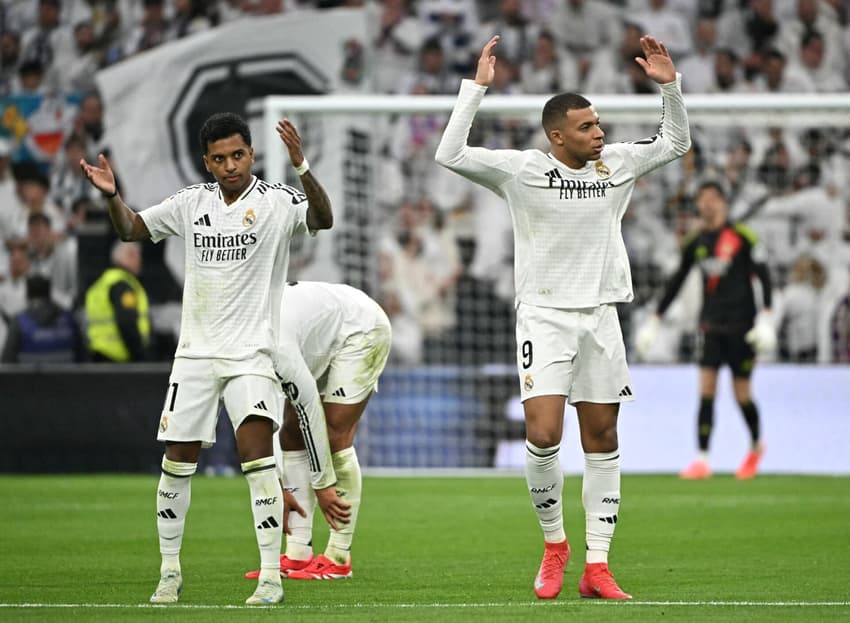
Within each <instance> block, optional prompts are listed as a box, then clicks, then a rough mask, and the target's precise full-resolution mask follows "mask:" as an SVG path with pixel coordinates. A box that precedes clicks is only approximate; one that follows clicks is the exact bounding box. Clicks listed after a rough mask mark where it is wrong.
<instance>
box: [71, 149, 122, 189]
mask: <svg viewBox="0 0 850 623" xmlns="http://www.w3.org/2000/svg"><path fill="white" fill-rule="evenodd" d="M97 163H98V165H99V166H94V165H91V164H89V163H88V162H86V161H85V160H84V159H82V158H80V168H81V169H82V170H83V173H84V174H85V176H86V178H88V180H89V182H91V184H92V186H94V187H95V188H97V189H98V190H99V191H100V192H102V193H103V194H104V195H114V194H115V190H116V186H115V174H114V173H113V172H112V167H110V166H109V162H108V161H107V160H106V156H104V155H103V154H99V155H98V156H97Z"/></svg>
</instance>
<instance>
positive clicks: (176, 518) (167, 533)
mask: <svg viewBox="0 0 850 623" xmlns="http://www.w3.org/2000/svg"><path fill="white" fill-rule="evenodd" d="M197 469H198V464H197V463H179V462H177V461H170V460H168V459H167V458H165V457H164V456H163V457H162V474H160V477H159V485H158V486H157V490H156V528H157V532H158V533H159V551H160V553H161V554H162V565H161V569H162V570H163V571H164V570H165V569H177V570H178V571H179V570H180V547H181V546H182V544H183V530H184V528H185V525H186V514H187V513H188V512H189V504H190V502H191V501H192V474H194V473H195V471H196V470H197Z"/></svg>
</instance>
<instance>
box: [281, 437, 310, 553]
mask: <svg viewBox="0 0 850 623" xmlns="http://www.w3.org/2000/svg"><path fill="white" fill-rule="evenodd" d="M283 487H284V488H285V489H286V490H287V491H289V493H291V494H292V495H293V496H294V497H295V500H296V501H297V502H298V504H300V505H301V508H303V509H304V512H305V513H307V516H306V517H302V516H301V515H299V514H298V513H296V512H290V513H289V529H290V531H291V532H292V534H289V535H287V536H286V556H287V558H289V559H291V560H307V559H308V558H310V556H312V555H313V514H314V513H315V512H316V495H315V494H314V493H313V486H312V484H311V483H310V460H309V459H308V457H307V451H306V450H284V451H283Z"/></svg>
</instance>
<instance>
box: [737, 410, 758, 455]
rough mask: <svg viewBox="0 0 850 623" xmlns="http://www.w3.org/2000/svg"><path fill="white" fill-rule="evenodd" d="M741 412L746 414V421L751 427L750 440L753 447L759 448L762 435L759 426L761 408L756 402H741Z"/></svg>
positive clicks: (748, 426)
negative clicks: (759, 408)
mask: <svg viewBox="0 0 850 623" xmlns="http://www.w3.org/2000/svg"><path fill="white" fill-rule="evenodd" d="M738 406H739V407H740V408H741V413H742V414H743V415H744V421H745V422H746V423H747V428H748V429H750V442H751V443H752V449H753V450H757V449H758V447H759V439H760V437H761V427H760V426H759V410H758V407H756V405H755V403H754V402H752V401H749V402H739V403H738Z"/></svg>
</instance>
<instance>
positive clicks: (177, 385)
mask: <svg viewBox="0 0 850 623" xmlns="http://www.w3.org/2000/svg"><path fill="white" fill-rule="evenodd" d="M307 207H308V202H307V198H306V195H304V193H302V192H301V191H299V190H297V189H295V188H292V187H290V186H286V185H284V184H275V185H270V184H268V183H266V182H264V181H262V180H260V179H258V178H256V177H252V179H251V183H250V184H249V185H248V187H247V188H246V190H245V191H244V192H243V193H242V195H241V196H240V197H239V198H238V199H237V200H236V201H234V202H233V203H231V204H230V205H227V204H226V203H225V202H224V199H223V197H222V195H221V191H220V189H219V186H218V184H217V183H209V184H199V185H196V186H189V187H187V188H184V189H183V190H181V191H179V192H177V193H175V194H174V195H172V196H171V197H169V198H168V199H166V200H165V201H163V202H162V203H160V204H158V205H155V206H153V207H150V208H148V209H146V210H143V211H142V212H140V213H139V215H140V216H141V217H142V219H143V220H144V222H145V225H146V226H147V228H148V231H149V232H150V234H151V240H153V242H159V241H160V240H162V239H164V238H166V237H168V236H179V237H181V238H183V239H184V241H185V250H186V278H185V283H184V285H183V311H182V320H181V327H180V338H179V343H178V346H177V352H176V353H175V359H174V366H173V368H172V371H171V378H170V379H169V388H168V394H167V396H166V400H165V405H164V407H163V413H162V418H161V420H160V432H159V435H158V439H159V440H161V441H164V440H167V441H197V440H201V441H202V442H203V443H204V445H205V446H207V445H210V444H212V443H213V442H214V441H215V425H216V418H217V416H218V410H219V400H220V399H222V400H223V401H224V404H225V406H226V407H227V411H228V413H229V414H230V418H231V421H232V422H233V426H234V429H235V428H238V426H239V424H240V423H241V421H242V420H243V419H244V418H245V417H247V416H248V415H259V416H263V417H268V418H270V419H272V420H273V421H274V422H275V425H276V426H278V425H279V423H280V412H281V408H280V407H281V405H280V397H279V396H280V394H279V385H278V383H277V377H276V375H275V371H274V367H273V364H272V353H273V350H274V345H275V343H276V330H277V327H278V322H279V316H280V299H281V296H282V291H283V283H284V281H285V279H286V272H287V268H288V264H289V247H290V241H291V239H292V237H293V236H295V235H296V234H300V233H306V232H307V221H306V219H307Z"/></svg>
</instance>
